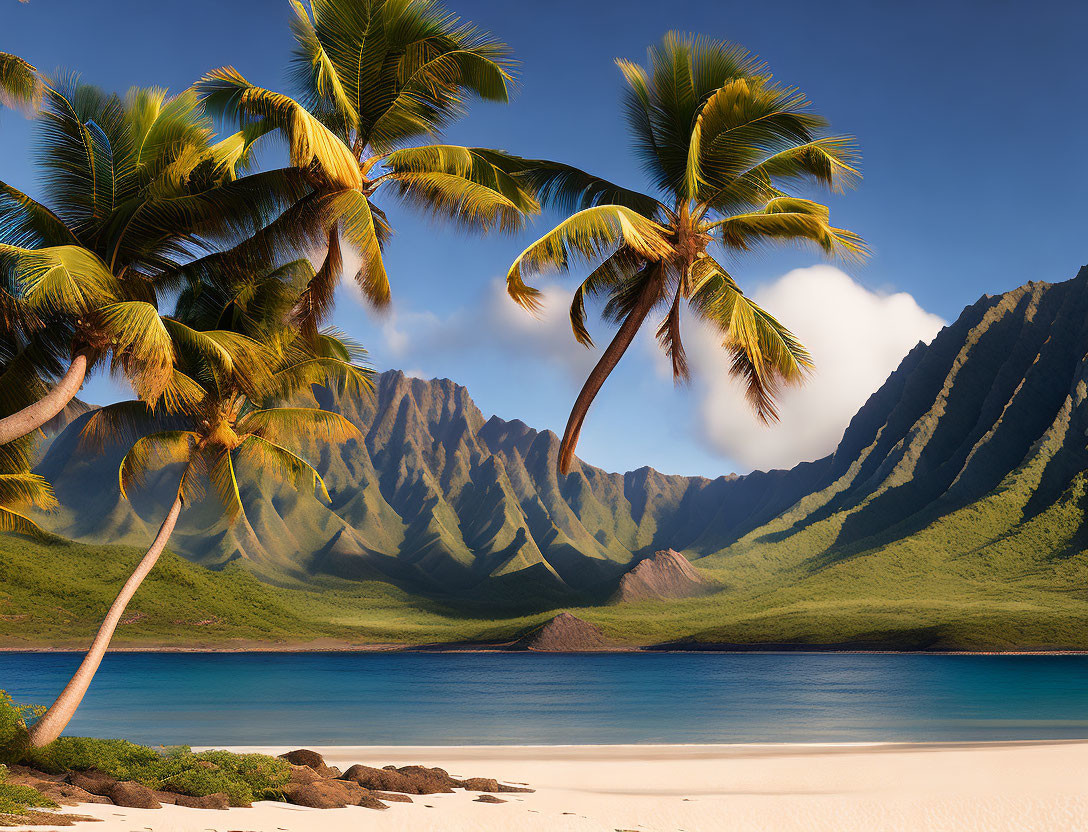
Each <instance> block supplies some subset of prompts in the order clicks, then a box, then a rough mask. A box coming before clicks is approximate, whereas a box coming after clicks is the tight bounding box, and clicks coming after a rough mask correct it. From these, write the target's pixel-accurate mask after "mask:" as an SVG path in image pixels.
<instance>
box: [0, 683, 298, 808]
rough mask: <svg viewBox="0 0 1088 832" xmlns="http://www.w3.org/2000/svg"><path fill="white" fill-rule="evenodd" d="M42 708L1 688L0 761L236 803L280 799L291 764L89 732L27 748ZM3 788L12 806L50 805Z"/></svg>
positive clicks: (19, 788)
mask: <svg viewBox="0 0 1088 832" xmlns="http://www.w3.org/2000/svg"><path fill="white" fill-rule="evenodd" d="M41 713H42V709H41V708H36V707H33V706H22V705H16V704H15V703H14V702H13V701H12V699H11V697H10V696H9V695H8V694H7V693H6V692H5V691H3V690H0V762H9V763H21V764H23V765H27V766H30V767H32V768H36V769H39V770H40V771H46V772H49V773H51V774H61V773H63V772H66V771H87V770H88V769H97V770H98V771H101V772H103V773H104V774H108V775H109V776H110V777H114V778H116V779H118V780H135V781H136V782H137V783H142V784H143V785H145V786H147V787H149V788H152V789H163V790H166V791H176V792H179V793H181V794H188V795H192V796H193V797H203V796H205V795H209V794H216V793H218V792H223V793H225V794H226V795H227V796H228V797H229V798H230V802H231V804H232V805H235V806H238V805H242V804H246V803H251V802H253V801H254V800H282V799H283V791H282V790H283V787H284V786H285V785H286V784H287V782H288V780H290V779H291V766H290V765H288V763H287V761H286V760H280V759H278V758H276V757H269V756H267V755H265V754H232V753H231V752H229V751H204V752H202V753H200V754H194V753H193V751H192V749H191V748H190V747H189V746H187V745H174V746H159V747H157V748H149V747H148V746H146V745H137V744H136V743H133V742H128V741H127V740H100V739H93V738H91V737H60V738H58V739H56V740H54V741H53V742H51V743H50V744H49V745H47V746H45V747H44V748H28V747H27V746H26V744H25V743H21V742H18V740H19V739H20V738H22V737H25V736H26V720H27V718H28V717H30V716H36V715H40V714H41ZM0 768H2V765H0ZM0 784H3V778H2V777H0ZM3 788H4V789H6V790H8V791H5V792H3V793H2V794H0V803H2V801H4V800H7V799H9V798H6V797H5V795H8V794H9V793H10V795H11V797H10V801H9V802H10V803H11V805H16V804H18V803H19V802H20V800H21V801H22V802H23V803H25V804H26V805H29V806H45V805H50V804H49V803H48V802H47V803H26V801H27V800H30V799H32V795H31V794H30V793H32V794H33V796H37V797H38V798H40V797H41V796H40V795H38V793H37V792H35V791H34V790H33V789H30V790H29V792H28V791H27V790H23V787H22V786H6V785H4V786H3ZM16 795H21V797H18V798H16V797H15V796H16ZM42 799H44V798H42ZM2 805H7V804H6V803H4V804H2ZM0 811H6V810H0Z"/></svg>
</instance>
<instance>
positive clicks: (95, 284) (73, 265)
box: [0, 244, 122, 315]
mask: <svg viewBox="0 0 1088 832" xmlns="http://www.w3.org/2000/svg"><path fill="white" fill-rule="evenodd" d="M0 262H2V263H4V264H5V265H7V266H8V267H9V268H11V269H12V270H13V272H14V274H15V277H16V280H17V281H18V284H19V288H20V289H21V292H22V296H23V298H24V301H25V303H26V304H27V306H28V307H29V308H30V309H33V310H52V311H59V312H64V313H68V314H73V315H83V314H87V313H88V312H90V311H91V310H93V309H96V308H98V307H100V306H102V305H104V304H107V303H109V302H111V301H112V300H114V299H115V298H117V297H119V296H121V295H122V289H121V285H120V282H119V281H118V280H117V278H116V277H114V275H113V274H112V273H111V272H110V270H109V269H108V268H107V267H106V264H105V263H103V262H102V261H101V260H100V259H99V258H98V256H97V255H95V254H94V252H92V251H90V250H88V249H85V248H83V247H82V246H76V245H65V246H51V247H49V248H40V249H25V248H19V247H18V246H11V245H3V244H0Z"/></svg>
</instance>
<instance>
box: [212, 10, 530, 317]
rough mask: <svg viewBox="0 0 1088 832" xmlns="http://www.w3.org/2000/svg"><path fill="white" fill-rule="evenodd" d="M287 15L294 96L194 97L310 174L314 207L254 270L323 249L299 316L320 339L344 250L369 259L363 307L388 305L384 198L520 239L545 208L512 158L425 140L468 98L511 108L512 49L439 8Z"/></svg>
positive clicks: (280, 229) (246, 88)
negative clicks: (274, 139)
mask: <svg viewBox="0 0 1088 832" xmlns="http://www.w3.org/2000/svg"><path fill="white" fill-rule="evenodd" d="M291 6H292V10H293V15H294V16H293V21H292V29H293V32H294V36H295V49H294V60H293V64H292V67H293V71H292V79H291V80H292V82H293V87H294V89H295V94H296V96H297V97H296V98H290V97H288V96H286V95H283V94H281V93H277V92H272V91H269V90H267V89H264V88H261V87H258V86H255V85H253V84H251V83H250V82H249V81H247V80H246V78H245V77H244V76H243V75H242V74H241V73H240V72H238V70H236V69H234V68H233V67H224V68H221V69H217V70H215V71H213V72H211V73H209V74H208V75H206V76H205V77H204V78H203V79H202V80H201V82H200V83H199V84H198V85H197V90H198V91H199V93H200V96H201V100H202V101H203V103H204V104H205V106H206V107H207V108H208V110H209V111H210V112H212V113H216V114H218V115H219V116H221V117H225V118H227V119H230V120H234V121H236V122H237V123H238V124H239V125H240V126H241V128H242V129H244V130H247V131H249V133H250V134H251V135H253V136H255V137H256V136H262V135H265V134H268V133H270V132H273V131H274V132H275V133H276V134H277V135H280V136H282V137H283V138H284V139H285V140H286V142H287V144H288V147H289V150H290V155H291V160H292V162H293V164H295V165H298V166H300V167H303V168H305V169H307V170H309V171H310V174H311V177H312V185H313V187H312V191H311V193H310V194H309V197H308V198H307V199H306V200H304V201H302V203H300V204H299V205H298V206H296V208H295V209H294V210H292V211H289V212H287V213H286V214H285V216H284V217H283V218H281V221H280V222H278V223H276V224H275V225H274V227H273V228H271V229H269V231H268V233H267V234H265V235H263V237H262V239H261V240H259V241H257V242H263V244H264V246H265V248H264V249H258V250H259V251H260V254H259V255H258V256H257V259H263V260H264V261H266V262H267V260H268V259H269V256H268V251H269V250H282V249H288V250H291V249H293V250H296V251H297V250H299V249H300V247H304V246H305V245H307V244H308V245H310V246H316V245H320V246H322V247H327V254H326V256H325V259H324V261H323V264H322V266H321V267H320V268H319V269H318V271H317V273H316V274H315V276H314V279H313V281H312V282H311V284H310V286H309V287H308V290H307V292H306V293H305V294H304V295H303V297H302V298H301V299H300V302H299V304H298V306H297V308H296V310H295V318H296V321H297V322H298V323H299V324H300V326H301V328H302V329H303V330H304V331H305V332H308V333H311V334H312V333H313V332H316V328H317V326H318V325H319V324H320V323H321V322H322V321H323V320H324V319H325V318H326V317H327V315H328V313H329V310H330V308H331V306H332V302H333V291H334V289H335V287H336V285H337V282H338V281H339V279H340V272H341V270H342V252H341V239H343V240H344V241H346V242H347V243H348V244H350V245H351V246H353V247H354V248H355V249H357V250H358V252H359V253H360V254H361V256H362V266H361V268H360V269H359V271H358V273H357V274H356V275H355V279H356V281H357V282H358V284H359V286H360V287H361V288H362V291H363V293H364V294H365V296H366V297H367V298H368V299H369V300H370V302H371V303H372V304H374V305H375V306H376V307H384V306H385V305H387V304H388V303H389V301H390V287H389V279H388V275H387V274H386V270H385V266H384V263H383V261H382V247H383V246H384V244H385V242H386V240H387V239H388V237H389V235H390V234H391V232H392V229H391V228H390V226H389V223H388V222H387V220H386V215H385V213H384V212H383V211H382V210H381V209H380V208H379V207H378V205H376V204H375V203H374V201H373V197H374V196H375V194H376V193H377V192H378V191H379V190H383V189H392V191H393V192H394V193H395V195H396V196H397V197H399V198H400V199H401V200H402V201H404V202H406V203H407V204H409V205H411V206H413V207H415V208H417V209H419V210H422V211H423V212H425V213H427V214H429V215H432V216H434V217H436V218H440V219H445V220H449V221H452V222H454V223H455V224H457V225H460V226H461V227H464V228H467V229H473V230H479V231H488V230H490V229H493V228H499V229H501V230H509V229H513V228H517V227H518V226H519V225H520V224H521V222H522V220H523V218H524V216H525V215H526V214H534V213H537V212H538V211H539V204H538V203H537V201H536V199H535V198H534V197H533V196H532V194H531V193H530V192H528V191H527V190H526V189H525V188H524V187H522V185H521V184H520V183H519V182H518V181H517V180H516V179H515V178H514V177H512V176H511V175H510V174H509V172H508V169H509V168H510V166H511V165H512V164H513V160H512V158H511V157H509V156H508V155H507V154H505V153H503V152H500V151H497V150H490V149H486V148H478V147H460V146H454V145H447V144H437V143H427V142H434V141H435V140H436V138H437V137H438V135H439V134H440V132H441V130H442V128H443V127H445V126H446V125H448V124H449V123H450V122H451V121H453V120H455V119H457V118H459V117H461V116H462V115H463V114H464V113H465V110H466V107H467V105H468V103H469V102H470V101H471V100H472V99H483V100H487V101H500V102H505V101H506V100H507V98H508V96H509V92H510V86H511V83H512V78H511V66H512V65H511V61H510V59H509V54H508V50H507V48H506V47H505V46H504V45H503V44H501V43H500V42H499V41H497V40H495V39H494V38H493V37H491V36H490V35H488V34H487V33H485V32H482V31H481V30H479V29H477V28H475V27H473V26H471V25H467V24H463V23H461V22H460V21H459V20H458V19H457V18H456V17H454V16H452V15H450V14H447V13H446V12H444V11H443V10H442V9H441V7H440V6H439V5H438V4H436V3H434V2H431V0H311V1H310V2H309V3H308V4H303V3H302V2H300V0H291ZM246 249H247V251H249V252H252V251H253V250H254V249H253V244H252V243H251V244H250V245H248V246H247V247H246ZM214 265H215V267H216V268H217V269H219V268H221V263H220V262H218V261H216V262H215V264H214Z"/></svg>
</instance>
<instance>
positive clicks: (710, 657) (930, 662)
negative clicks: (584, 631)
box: [0, 653, 1088, 745]
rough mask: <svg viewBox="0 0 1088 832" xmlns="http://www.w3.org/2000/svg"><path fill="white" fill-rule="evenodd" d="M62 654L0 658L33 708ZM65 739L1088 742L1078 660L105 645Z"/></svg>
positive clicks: (70, 660)
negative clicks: (109, 649)
mask: <svg viewBox="0 0 1088 832" xmlns="http://www.w3.org/2000/svg"><path fill="white" fill-rule="evenodd" d="M79 659H80V656H79V654H75V653H0V688H4V689H6V690H8V691H9V692H10V693H11V694H12V695H13V696H14V697H15V698H16V700H17V701H21V702H26V703H42V704H48V703H49V702H51V701H52V700H53V698H54V697H55V696H56V694H57V693H58V692H59V691H60V689H61V688H62V687H63V686H64V683H65V682H66V681H67V679H68V677H69V675H70V674H71V673H72V671H73V670H74V669H75V668H76V666H77V664H78V663H79ZM68 733H71V734H78V735H85V736H88V735H89V736H99V737H125V738H127V739H131V740H135V741H139V742H144V743H154V744H157V743H166V744H175V743H187V744H190V745H306V744H311V745H461V744H544V745H562V744H584V743H719V742H721V743H725V742H731V743H734V742H743V743H750V742H859V741H881V740H898V741H953V740H1025V739H1050V738H1085V737H1088V656H953V655H856V654H739V655H727V654H709V653H702V654H700V653H664V654H614V655H548V654H488V653H461V654H457V653H439V654H422V653H393V654H389V653H385V654H382V653H378V654H375V653H113V654H109V655H107V657H106V659H105V661H103V663H102V667H101V669H100V670H99V672H98V676H97V677H96V679H95V681H94V684H93V685H92V687H91V690H90V692H89V693H88V695H87V697H86V699H85V700H84V702H83V705H82V706H81V708H80V710H79V713H78V715H77V716H76V718H75V720H74V721H73V723H72V725H71V726H70V728H69V731H68Z"/></svg>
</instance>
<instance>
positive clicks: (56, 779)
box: [8, 749, 533, 809]
mask: <svg viewBox="0 0 1088 832" xmlns="http://www.w3.org/2000/svg"><path fill="white" fill-rule="evenodd" d="M280 756H281V757H282V758H283V759H284V760H286V761H287V762H288V763H289V764H290V765H291V780H290V782H288V783H287V784H286V785H285V786H284V787H283V798H284V800H286V801H287V802H288V803H294V804H296V805H298V806H309V807H311V808H314V809H339V808H342V807H344V806H362V807H364V808H367V809H386V808H388V807H387V805H386V804H387V803H389V802H397V803H411V802H412V798H411V797H410V795H422V794H444V793H452V792H453V790H454V789H464V790H465V791H471V792H484V793H487V794H485V795H482V796H481V797H480V798H478V800H479V802H486V803H503V802H505V801H503V800H502V799H501V798H497V797H494V794H495V793H498V792H531V791H533V790H532V789H526V788H522V787H520V786H508V785H506V784H504V783H500V782H498V781H497V780H495V779H492V778H489V777H470V778H467V779H462V780H459V779H457V778H455V777H451V776H450V775H449V773H448V772H446V771H445V770H444V769H440V768H427V767H426V766H401V767H400V768H398V767H396V766H385V767H384V768H371V767H370V766H364V765H354V766H352V767H351V768H349V769H348V770H347V771H345V772H341V771H340V770H339V769H338V768H336V767H335V766H329V765H326V764H325V760H324V758H322V756H321V755H320V754H318V753H317V752H316V751H309V750H307V749H299V750H297V751H291V752H289V753H287V754H282V755H280ZM207 765H208V766H213V765H214V764H213V763H207ZM8 781H9V782H11V783H18V784H21V785H25V786H30V787H32V788H34V789H37V790H38V791H39V792H41V793H42V794H44V795H46V796H47V797H50V798H52V799H53V800H54V801H55V802H57V803H59V804H60V805H62V806H74V805H76V804H79V803H112V804H114V805H116V806H126V807H129V808H133V809H159V808H161V807H162V805H163V804H164V803H170V804H175V805H178V806H187V807H190V808H193V809H226V808H228V806H229V799H228V797H227V795H226V794H222V793H220V794H209V795H203V796H200V797H195V796H192V795H186V794H177V793H175V792H169V791H159V790H156V789H150V788H148V787H147V786H145V785H142V784H140V783H135V782H130V781H120V780H117V779H115V778H113V777H110V776H109V775H107V774H104V773H103V772H100V771H95V770H93V769H92V770H90V771H69V772H66V773H64V774H47V773H45V772H42V771H37V770H36V769H31V768H27V767H25V766H9V774H8ZM485 797H486V798H487V799H486V800H485V799H484V798H485Z"/></svg>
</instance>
